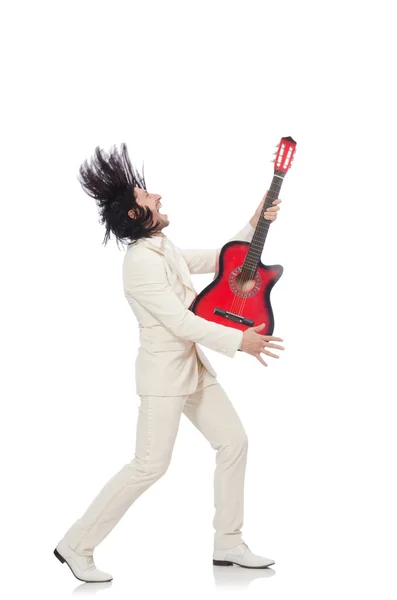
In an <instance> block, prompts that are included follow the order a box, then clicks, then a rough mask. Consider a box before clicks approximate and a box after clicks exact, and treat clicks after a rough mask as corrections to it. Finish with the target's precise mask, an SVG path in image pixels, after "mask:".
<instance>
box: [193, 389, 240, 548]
mask: <svg viewBox="0 0 397 600" xmlns="http://www.w3.org/2000/svg"><path fill="white" fill-rule="evenodd" d="M183 412H184V414H185V415H186V416H187V417H188V419H190V421H191V422H192V423H193V424H194V425H195V426H196V427H197V429H198V430H199V431H201V433H202V434H203V435H204V436H205V438H206V439H207V440H208V441H209V443H210V444H211V446H212V448H214V449H215V450H216V467H215V473H214V504H215V516H214V521H213V526H214V529H215V535H214V547H215V548H220V549H223V548H231V547H233V546H236V545H237V544H239V543H240V542H242V541H244V540H243V539H242V533H241V529H242V526H243V518H244V480H245V469H246V462H247V451H248V440H247V435H246V432H245V430H244V428H243V425H242V423H241V420H240V418H239V416H238V414H237V412H236V410H235V408H234V406H233V405H232V403H231V401H230V399H229V397H228V395H227V394H226V392H225V390H224V389H223V388H222V386H221V385H220V384H219V383H214V384H213V385H209V386H208V387H205V388H203V389H200V390H198V391H196V392H195V393H194V394H190V396H189V397H188V399H187V401H186V402H185V405H184V409H183Z"/></svg>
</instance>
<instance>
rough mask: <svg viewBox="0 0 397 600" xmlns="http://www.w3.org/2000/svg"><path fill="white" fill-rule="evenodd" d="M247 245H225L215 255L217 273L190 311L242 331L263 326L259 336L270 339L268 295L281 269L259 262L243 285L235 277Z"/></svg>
mask: <svg viewBox="0 0 397 600" xmlns="http://www.w3.org/2000/svg"><path fill="white" fill-rule="evenodd" d="M249 247H250V243H249V242H244V241H241V242H240V241H233V242H228V243H227V244H225V245H224V246H223V247H222V249H221V252H220V255H219V272H218V274H217V276H216V277H215V279H214V281H213V282H212V283H210V284H209V285H208V286H207V287H206V288H205V289H204V290H203V291H202V292H200V294H198V295H197V296H196V298H195V299H194V300H193V302H192V304H191V306H190V310H192V311H193V312H194V314H196V315H197V316H199V317H202V318H204V319H207V320H208V321H213V322H215V323H219V324H220V325H229V326H232V327H235V328H236V329H241V330H242V331H245V330H246V329H247V328H248V327H255V326H256V325H260V324H261V323H265V327H264V328H263V330H261V331H260V332H259V333H260V334H261V335H272V334H273V330H274V317H273V310H272V307H271V304H270V291H271V289H272V287H273V286H274V284H275V283H276V281H277V280H278V279H280V277H281V275H282V273H283V267H282V266H281V265H272V266H266V265H264V264H263V263H262V262H260V263H259V264H258V266H257V269H256V272H255V273H252V275H251V277H248V276H247V275H246V276H245V277H244V278H243V281H240V279H241V278H240V279H239V273H240V271H241V267H242V265H243V263H244V260H245V258H246V256H247V252H248V250H249Z"/></svg>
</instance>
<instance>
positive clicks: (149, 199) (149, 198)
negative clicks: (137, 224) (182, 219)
mask: <svg viewBox="0 0 397 600" xmlns="http://www.w3.org/2000/svg"><path fill="white" fill-rule="evenodd" d="M134 192H135V198H136V201H137V203H138V204H139V205H140V206H147V207H148V208H150V210H151V211H152V213H153V219H154V222H155V223H158V224H159V228H160V229H163V228H164V227H167V226H168V225H169V220H168V215H167V214H162V213H161V212H159V209H160V208H161V196H160V194H150V193H149V192H147V191H146V190H143V189H141V188H139V187H135V188H134ZM128 215H129V216H130V217H131V218H132V219H133V218H134V216H135V215H134V211H133V209H131V210H130V211H128ZM160 235H161V234H160Z"/></svg>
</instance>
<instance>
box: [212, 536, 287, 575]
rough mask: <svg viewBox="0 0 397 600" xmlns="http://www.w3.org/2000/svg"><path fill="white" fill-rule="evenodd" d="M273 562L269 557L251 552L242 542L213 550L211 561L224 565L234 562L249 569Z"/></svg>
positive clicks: (259, 567)
mask: <svg viewBox="0 0 397 600" xmlns="http://www.w3.org/2000/svg"><path fill="white" fill-rule="evenodd" d="M274 562H275V561H274V560H272V559H271V558H265V557H264V556H258V555H257V554H253V553H252V552H251V550H250V549H249V548H248V546H247V544H245V543H244V542H242V543H241V544H238V546H234V547H233V548H227V549H226V550H214V554H213V561H212V563H213V564H214V565H218V566H224V567H226V566H229V565H233V564H235V565H239V566H240V567H247V568H249V569H264V568H266V567H270V565H274Z"/></svg>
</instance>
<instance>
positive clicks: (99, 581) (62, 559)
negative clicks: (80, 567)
mask: <svg viewBox="0 0 397 600" xmlns="http://www.w3.org/2000/svg"><path fill="white" fill-rule="evenodd" d="M54 554H55V556H56V557H57V559H58V560H59V561H61V563H66V564H67V565H68V567H69V569H70V570H71V571H72V573H73V575H74V576H75V577H76V579H78V580H79V581H84V583H105V582H106V581H112V579H99V580H98V581H93V580H92V579H89V580H87V579H80V577H77V575H76V573H75V572H74V571H73V569H72V567H71V566H70V564H69V563H68V561H67V560H66V559H65V558H63V556H62V554H59V552H58V550H57V549H56V548H55V550H54Z"/></svg>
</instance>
